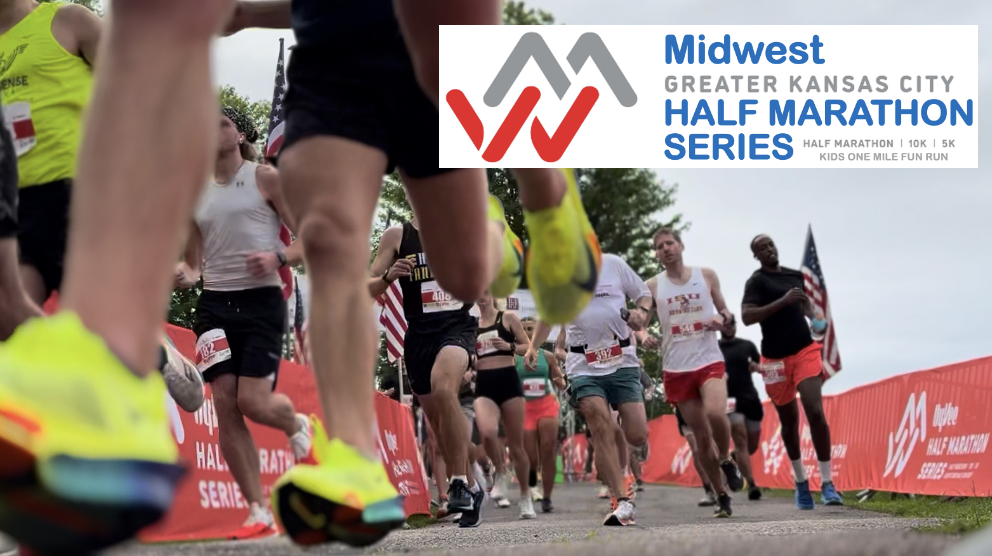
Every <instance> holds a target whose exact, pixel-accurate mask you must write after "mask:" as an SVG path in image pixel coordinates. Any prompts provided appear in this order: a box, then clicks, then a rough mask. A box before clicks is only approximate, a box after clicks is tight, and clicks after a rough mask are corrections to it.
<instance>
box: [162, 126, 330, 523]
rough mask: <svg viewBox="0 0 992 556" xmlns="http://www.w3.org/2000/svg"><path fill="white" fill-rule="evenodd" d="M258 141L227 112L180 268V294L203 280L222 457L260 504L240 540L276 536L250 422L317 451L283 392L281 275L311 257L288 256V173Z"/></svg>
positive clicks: (204, 365) (204, 344) (199, 309)
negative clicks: (264, 161)
mask: <svg viewBox="0 0 992 556" xmlns="http://www.w3.org/2000/svg"><path fill="white" fill-rule="evenodd" d="M257 139H258V133H257V131H256V130H255V125H254V124H253V123H252V121H251V120H250V119H249V118H248V117H247V116H246V115H245V114H243V113H242V112H240V111H239V110H237V109H236V108H232V107H225V108H224V109H223V115H221V116H220V142H219V146H218V153H217V160H216V165H215V172H214V178H213V181H212V182H211V183H209V184H207V186H206V187H205V188H204V190H203V194H202V196H201V197H200V201H199V205H198V206H197V208H196V211H195V212H194V222H193V225H192V229H191V232H190V234H189V240H188V243H187V245H186V252H185V255H184V260H183V262H181V263H179V265H178V267H177V268H176V286H177V287H180V288H189V287H192V286H193V285H194V284H196V283H197V282H198V281H199V280H200V275H201V273H202V275H203V293H201V294H200V297H199V300H198V301H197V305H196V320H195V322H194V323H193V332H194V333H195V334H196V338H197V340H196V352H197V369H198V370H199V371H200V373H202V374H203V379H204V381H205V382H207V383H209V384H210V390H211V392H212V393H213V397H214V403H215V409H216V411H217V421H218V424H219V427H218V428H219V429H220V450H221V454H223V455H224V460H225V461H226V462H227V464H228V467H230V469H231V474H232V475H233V476H234V479H235V480H236V481H237V483H238V486H239V487H241V493H242V495H243V496H244V498H245V500H246V501H247V502H248V504H249V505H250V509H249V515H248V519H247V520H246V521H245V523H244V525H242V526H241V528H240V529H238V530H236V531H234V532H233V533H232V534H231V535H230V536H229V537H228V538H229V539H233V540H239V539H251V538H258V537H264V536H270V535H274V534H276V529H275V521H274V520H273V517H272V513H271V511H270V510H269V504H268V500H266V498H265V495H264V493H263V491H262V481H261V471H260V467H259V460H258V448H257V447H256V446H255V441H254V440H253V439H252V436H251V432H249V430H248V427H247V423H246V421H245V419H246V418H247V419H249V420H251V421H253V422H255V423H258V424H260V425H265V426H267V427H272V428H274V429H278V430H281V431H283V432H285V433H286V437H287V438H288V439H289V444H290V446H291V447H292V449H293V455H294V456H295V457H296V459H297V461H301V460H303V458H305V457H306V456H307V455H308V454H309V452H310V445H311V430H310V423H309V421H308V419H307V416H306V415H303V414H299V413H296V411H295V410H294V409H293V402H292V401H290V399H289V398H288V397H286V396H285V395H284V394H275V393H274V390H275V387H276V382H277V380H278V375H279V362H280V361H281V360H282V356H281V353H282V339H283V333H284V332H285V330H286V305H285V302H284V300H283V295H282V281H281V280H280V278H279V269H280V268H282V267H284V266H286V265H287V264H298V263H299V262H301V259H302V256H301V254H300V253H299V250H298V246H296V245H294V246H291V247H290V248H289V249H287V250H286V251H287V252H288V254H287V253H284V252H283V244H282V242H281V241H280V239H279V230H280V229H281V226H282V220H281V219H280V215H283V214H287V211H286V207H285V202H284V201H283V199H282V192H281V190H280V183H279V174H278V173H277V172H276V171H275V169H273V168H272V167H270V166H263V165H259V164H256V163H255V162H254V159H255V158H256V156H257V154H256V153H255V150H254V147H253V146H252V143H254V142H255V141H256V140H257ZM290 222H291V221H290ZM289 226H290V228H291V229H292V228H294V227H295V226H294V225H293V224H292V223H290V224H289Z"/></svg>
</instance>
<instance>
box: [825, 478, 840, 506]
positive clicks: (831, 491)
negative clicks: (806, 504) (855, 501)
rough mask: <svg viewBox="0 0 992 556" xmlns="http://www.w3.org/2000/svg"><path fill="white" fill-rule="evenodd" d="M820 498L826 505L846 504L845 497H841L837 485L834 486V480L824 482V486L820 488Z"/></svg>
mask: <svg viewBox="0 0 992 556" xmlns="http://www.w3.org/2000/svg"><path fill="white" fill-rule="evenodd" d="M820 500H821V501H822V502H823V505H824V506H843V505H844V499H843V498H841V497H840V494H839V493H838V492H837V487H835V486H834V484H833V482H829V483H823V486H822V487H821V488H820Z"/></svg>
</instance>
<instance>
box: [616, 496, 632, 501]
mask: <svg viewBox="0 0 992 556" xmlns="http://www.w3.org/2000/svg"><path fill="white" fill-rule="evenodd" d="M617 502H630V498H627V497H626V496H624V497H623V498H617Z"/></svg>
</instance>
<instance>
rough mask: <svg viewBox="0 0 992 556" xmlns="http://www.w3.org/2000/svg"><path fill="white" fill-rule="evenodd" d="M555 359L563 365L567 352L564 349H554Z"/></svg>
mask: <svg viewBox="0 0 992 556" xmlns="http://www.w3.org/2000/svg"><path fill="white" fill-rule="evenodd" d="M555 359H557V360H558V361H561V362H562V363H564V362H565V361H566V360H567V359H568V352H567V351H565V348H555Z"/></svg>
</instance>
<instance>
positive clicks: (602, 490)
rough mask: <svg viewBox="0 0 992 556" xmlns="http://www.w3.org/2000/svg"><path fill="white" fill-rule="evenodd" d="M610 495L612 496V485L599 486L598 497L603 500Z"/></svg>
mask: <svg viewBox="0 0 992 556" xmlns="http://www.w3.org/2000/svg"><path fill="white" fill-rule="evenodd" d="M609 497H610V487H608V486H606V485H601V486H600V487H599V493H598V494H596V498H599V499H601V500H606V499H607V498H609Z"/></svg>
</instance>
